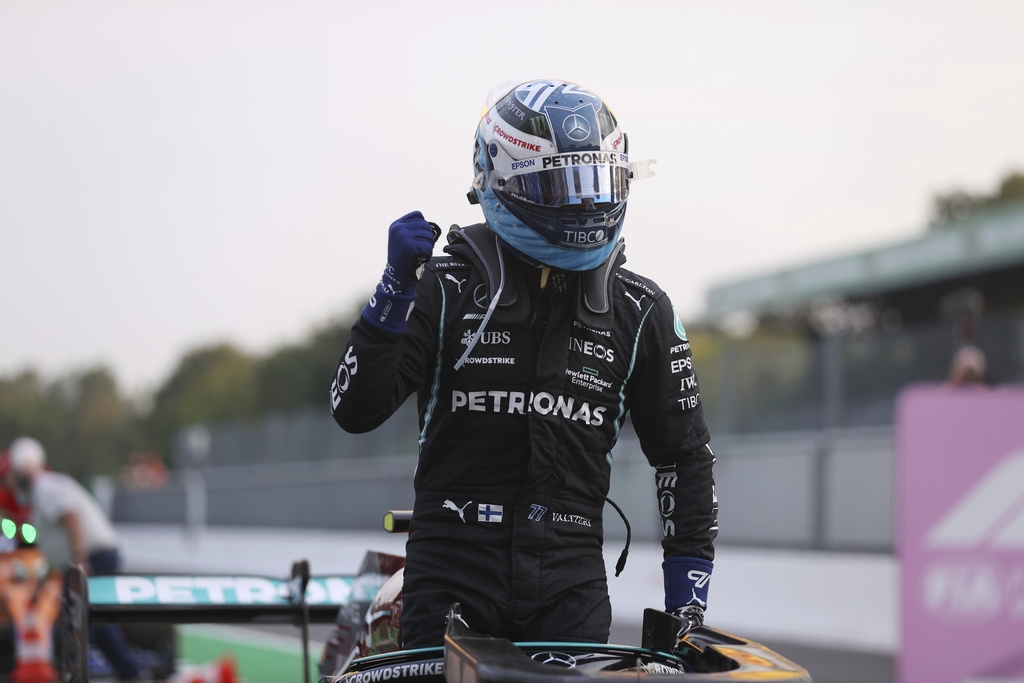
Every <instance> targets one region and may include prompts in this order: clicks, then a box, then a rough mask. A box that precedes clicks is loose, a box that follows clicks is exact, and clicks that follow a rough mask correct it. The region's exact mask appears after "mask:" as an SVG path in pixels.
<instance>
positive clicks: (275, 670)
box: [178, 624, 320, 683]
mask: <svg viewBox="0 0 1024 683" xmlns="http://www.w3.org/2000/svg"><path fill="white" fill-rule="evenodd" d="M309 655H310V656H309V667H310V680H311V681H317V680H319V679H320V675H319V674H318V673H317V658H318V657H319V655H320V646H319V644H313V643H311V644H310V647H309ZM225 656H230V657H232V658H234V660H235V663H236V665H237V669H238V674H239V677H240V678H241V679H242V680H243V681H245V683H288V682H289V681H294V682H296V683H301V682H302V667H301V662H302V643H301V641H300V640H299V639H297V638H295V639H292V638H287V637H284V636H274V635H271V634H265V633H260V632H258V631H252V630H248V629H244V628H238V627H231V626H211V625H205V624H203V625H188V626H179V627H178V660H179V661H180V662H181V665H182V666H199V665H202V664H207V663H209V662H213V661H215V660H218V659H220V658H222V657H225Z"/></svg>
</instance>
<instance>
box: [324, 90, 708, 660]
mask: <svg viewBox="0 0 1024 683" xmlns="http://www.w3.org/2000/svg"><path fill="white" fill-rule="evenodd" d="M487 107H488V108H486V109H485V114H484V116H483V118H482V119H481V121H480V125H479V128H478V130H477V134H476V146H475V150H474V153H473V165H474V178H473V185H472V190H471V191H470V193H469V199H470V202H471V203H474V204H479V205H480V207H481V208H482V209H483V214H484V219H485V223H483V224H479V225H472V226H469V227H465V228H459V227H457V226H453V227H452V228H451V230H450V231H449V233H448V236H447V241H448V244H447V246H446V247H445V248H444V251H445V252H446V255H445V256H444V257H439V258H434V259H433V260H430V257H431V255H432V252H433V245H434V242H435V240H436V239H437V237H438V236H439V234H440V230H439V229H437V228H436V226H434V225H433V224H432V223H429V222H428V221H426V220H425V219H424V217H423V216H422V214H420V213H419V212H413V213H409V214H407V215H405V216H403V217H401V218H400V219H398V220H397V221H395V222H394V223H392V224H391V227H390V230H389V235H388V260H387V266H386V268H385V270H384V275H383V277H382V278H381V280H380V283H379V284H378V285H377V288H376V291H375V292H374V293H373V296H371V297H370V300H369V303H367V304H366V306H365V308H364V309H363V311H362V316H361V318H360V319H359V321H358V322H356V324H355V325H354V326H353V328H352V334H351V339H350V340H349V342H348V345H347V347H346V348H345V349H344V351H343V353H342V354H341V359H340V361H339V364H338V368H337V372H336V376H335V378H334V381H333V383H332V385H331V390H330V401H331V410H332V413H333V415H334V418H335V420H336V421H337V422H338V424H339V425H341V427H342V428H344V429H345V430H347V431H349V432H366V431H369V430H372V429H374V428H376V427H377V426H379V425H380V424H382V423H383V422H384V421H385V420H387V419H388V417H389V416H390V415H391V414H392V413H393V412H394V411H395V410H396V409H397V408H398V407H399V406H400V405H401V404H402V403H403V402H404V401H405V400H406V398H408V397H409V396H410V395H411V394H412V393H413V392H416V393H417V398H418V405H419V422H420V438H419V446H420V448H419V464H418V467H417V470H416V475H415V505H414V509H413V518H412V523H411V527H410V533H409V539H408V542H407V546H406V567H405V577H404V586H403V597H402V617H401V630H402V646H403V647H404V648H417V647H429V646H437V645H440V644H441V643H442V642H443V635H444V630H445V618H446V616H447V613H448V609H449V606H450V605H451V604H452V603H453V602H456V601H457V602H459V603H461V606H462V613H463V616H464V618H465V620H466V622H467V623H468V624H469V625H470V626H471V627H472V628H474V629H476V630H478V631H482V632H487V633H489V634H490V635H492V636H496V637H502V638H510V639H512V640H519V641H523V640H533V641H537V640H562V641H566V640H572V641H589V642H607V641H608V637H609V629H610V625H611V604H610V601H609V599H608V584H607V578H606V573H605V564H604V560H603V557H602V550H601V548H602V535H603V534H602V511H603V508H604V504H605V501H606V495H607V493H608V488H609V478H610V472H611V460H612V457H611V450H612V447H613V446H614V445H615V441H616V438H617V436H618V434H619V431H620V429H621V428H622V424H623V422H624V420H625V419H626V417H627V415H629V416H630V419H631V420H632V424H633V428H634V429H635V431H636V433H637V435H638V436H639V439H640V444H641V446H642V448H643V451H644V453H645V455H646V457H647V459H648V460H649V461H650V463H651V465H652V466H653V467H654V468H655V469H654V474H655V482H656V487H657V496H658V504H659V507H660V511H661V519H662V525H663V530H664V540H663V547H664V556H665V559H664V562H663V565H662V567H663V573H664V580H665V606H666V609H667V610H669V611H674V612H676V613H678V614H680V615H681V616H682V617H684V624H687V625H689V626H697V625H700V624H701V623H702V621H703V609H704V608H705V606H706V604H707V593H708V580H709V578H710V574H711V570H712V561H713V559H714V546H713V542H714V539H715V536H716V535H717V531H718V522H717V500H716V497H715V491H714V478H713V473H712V467H713V464H714V461H715V458H714V455H713V453H712V452H711V449H710V448H709V447H708V442H709V440H710V436H709V434H708V429H707V427H706V426H705V424H704V418H703V409H702V407H701V402H700V394H699V392H698V388H697V379H696V376H695V374H694V371H693V367H692V363H691V357H690V344H689V342H688V341H687V338H686V332H685V330H684V328H683V325H682V324H681V323H680V321H679V319H678V317H677V316H676V315H675V311H674V309H673V307H672V304H671V302H670V301H669V298H668V296H667V295H666V294H665V292H663V291H662V290H661V289H660V288H659V287H658V286H657V285H656V284H655V283H654V282H652V281H651V280H649V279H647V278H645V277H642V276H640V275H637V274H636V273H633V272H631V271H629V270H626V269H625V268H624V267H623V262H624V261H625V256H624V253H623V241H622V239H621V238H620V233H621V232H622V225H623V219H624V216H625V212H626V201H627V196H628V194H629V188H630V184H631V182H632V181H633V180H636V179H637V178H639V177H642V176H643V175H647V174H648V173H646V172H645V169H646V168H648V167H647V166H644V165H643V164H631V163H630V159H629V156H628V155H629V148H628V141H627V138H626V135H625V133H623V131H622V129H621V128H620V127H619V124H618V122H617V121H616V119H615V117H614V116H613V115H612V113H611V111H609V109H608V107H607V105H606V104H605V103H604V102H603V101H602V99H601V98H600V97H598V96H597V95H595V94H594V93H593V92H590V91H589V90H586V89H584V88H582V87H580V86H578V85H575V84H573V83H568V82H564V81H557V80H555V81H549V80H536V81H529V82H526V83H522V84H520V85H517V86H515V87H513V88H505V89H503V90H500V91H499V90H495V91H493V92H492V96H491V97H490V98H489V102H488V105H487ZM414 304H415V305H414ZM623 559H624V557H623ZM621 563H622V560H620V567H619V568H620V569H621Z"/></svg>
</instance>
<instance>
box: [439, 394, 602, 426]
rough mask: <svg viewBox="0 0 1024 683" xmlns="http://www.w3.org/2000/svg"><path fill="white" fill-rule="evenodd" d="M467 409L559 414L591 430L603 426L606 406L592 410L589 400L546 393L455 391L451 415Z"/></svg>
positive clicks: (490, 411)
mask: <svg viewBox="0 0 1024 683" xmlns="http://www.w3.org/2000/svg"><path fill="white" fill-rule="evenodd" d="M460 410H468V411H470V412H477V413H503V414H506V415H513V414H518V415H525V414H526V413H530V412H535V413H539V414H541V415H558V416H560V417H563V418H565V419H567V420H572V421H573V422H584V423H586V424H588V425H590V426H592V427H600V426H601V425H602V424H604V413H605V411H606V410H607V407H606V406H597V407H594V408H592V407H591V406H590V404H589V403H588V402H586V401H581V402H579V403H577V401H576V399H575V398H571V397H565V396H554V395H553V394H549V393H548V392H546V391H541V392H539V393H536V394H534V393H533V392H531V393H530V394H529V395H527V394H526V393H525V392H522V391H453V392H452V412H453V413H455V412H459V411H460Z"/></svg>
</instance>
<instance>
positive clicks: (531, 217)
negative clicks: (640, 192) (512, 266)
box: [470, 80, 633, 271]
mask: <svg viewBox="0 0 1024 683" xmlns="http://www.w3.org/2000/svg"><path fill="white" fill-rule="evenodd" d="M628 152H629V150H628V142H627V139H626V135H625V133H624V132H623V131H622V129H621V128H620V127H619V124H618V122H617V121H616V120H615V117H614V116H613V115H612V113H611V111H610V110H609V109H608V107H607V105H606V104H605V103H604V101H603V100H602V99H601V98H600V97H598V96H597V95H595V94H594V93H592V92H590V91H589V90H587V89H586V88H583V87H581V86H579V85H575V84H573V83H568V82H566V81H557V80H552V81H548V80H538V81H528V82H526V83H521V84H520V85H517V86H515V87H514V88H511V89H510V90H506V91H504V94H502V95H500V96H499V97H497V98H496V99H495V101H494V104H493V105H492V106H489V107H488V108H487V110H486V111H485V113H484V116H483V118H482V119H481V121H480V126H479V128H478V129H477V137H476V148H475V150H474V172H475V177H474V180H473V191H472V192H471V193H470V201H474V200H475V202H476V203H479V204H480V206H481V208H482V209H483V212H484V217H485V218H486V220H487V224H488V225H489V226H490V227H491V229H492V230H494V231H495V232H496V233H497V234H498V236H499V237H501V239H502V240H504V241H505V242H506V243H507V244H508V245H509V246H511V247H512V248H513V249H515V250H516V251H517V252H519V253H520V254H522V255H524V256H526V257H527V258H528V259H531V260H533V261H536V262H539V263H541V264H543V265H546V266H551V267H553V268H559V269H562V270H574V271H582V270H590V269H592V268H596V267H597V266H599V265H601V264H602V263H604V261H605V260H607V259H608V257H609V256H610V254H611V252H612V250H613V249H614V247H615V243H616V242H617V241H618V239H619V234H620V233H621V232H622V222H623V219H624V218H625V214H626V198H627V197H628V196H629V184H630V181H631V179H632V177H633V173H632V169H631V167H630V162H629V154H628Z"/></svg>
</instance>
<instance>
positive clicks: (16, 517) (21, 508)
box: [0, 450, 32, 525]
mask: <svg viewBox="0 0 1024 683" xmlns="http://www.w3.org/2000/svg"><path fill="white" fill-rule="evenodd" d="M10 471H11V453H10V451H6V450H5V451H0V515H2V516H3V517H6V518H8V519H11V520H13V521H14V522H15V523H16V524H18V525H21V524H24V523H25V522H27V521H29V517H31V515H32V510H31V509H30V508H29V507H28V504H27V503H26V504H24V505H23V504H22V503H21V502H19V501H18V496H17V495H16V494H15V491H14V487H13V485H11V480H10V477H8V473H9V472H10Z"/></svg>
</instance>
